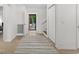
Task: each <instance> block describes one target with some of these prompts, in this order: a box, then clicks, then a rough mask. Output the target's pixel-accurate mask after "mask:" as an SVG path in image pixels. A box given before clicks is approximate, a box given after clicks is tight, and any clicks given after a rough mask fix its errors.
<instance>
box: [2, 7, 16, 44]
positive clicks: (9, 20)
mask: <svg viewBox="0 0 79 59" xmlns="http://www.w3.org/2000/svg"><path fill="white" fill-rule="evenodd" d="M16 16H17V15H16V7H15V5H4V9H3V17H4V18H3V21H4V30H3V32H4V34H3V39H4V41H8V42H9V41H12V40H13V39H14V38H15V36H16V25H17V22H16V20H17V19H16Z"/></svg>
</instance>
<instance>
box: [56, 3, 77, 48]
mask: <svg viewBox="0 0 79 59" xmlns="http://www.w3.org/2000/svg"><path fill="white" fill-rule="evenodd" d="M56 47H57V48H59V49H76V48H77V47H76V5H75V4H58V5H56Z"/></svg>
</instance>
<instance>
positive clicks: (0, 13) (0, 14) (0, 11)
mask: <svg viewBox="0 0 79 59" xmlns="http://www.w3.org/2000/svg"><path fill="white" fill-rule="evenodd" d="M2 40H3V7H2V6H0V41H2Z"/></svg>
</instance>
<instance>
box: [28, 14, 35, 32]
mask: <svg viewBox="0 0 79 59" xmlns="http://www.w3.org/2000/svg"><path fill="white" fill-rule="evenodd" d="M29 30H30V31H35V30H36V14H29Z"/></svg>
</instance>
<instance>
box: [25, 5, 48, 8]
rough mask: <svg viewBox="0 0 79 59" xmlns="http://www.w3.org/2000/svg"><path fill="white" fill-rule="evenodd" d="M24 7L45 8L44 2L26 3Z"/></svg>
mask: <svg viewBox="0 0 79 59" xmlns="http://www.w3.org/2000/svg"><path fill="white" fill-rule="evenodd" d="M25 6H26V8H46V7H47V5H46V4H26V5H25Z"/></svg>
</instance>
